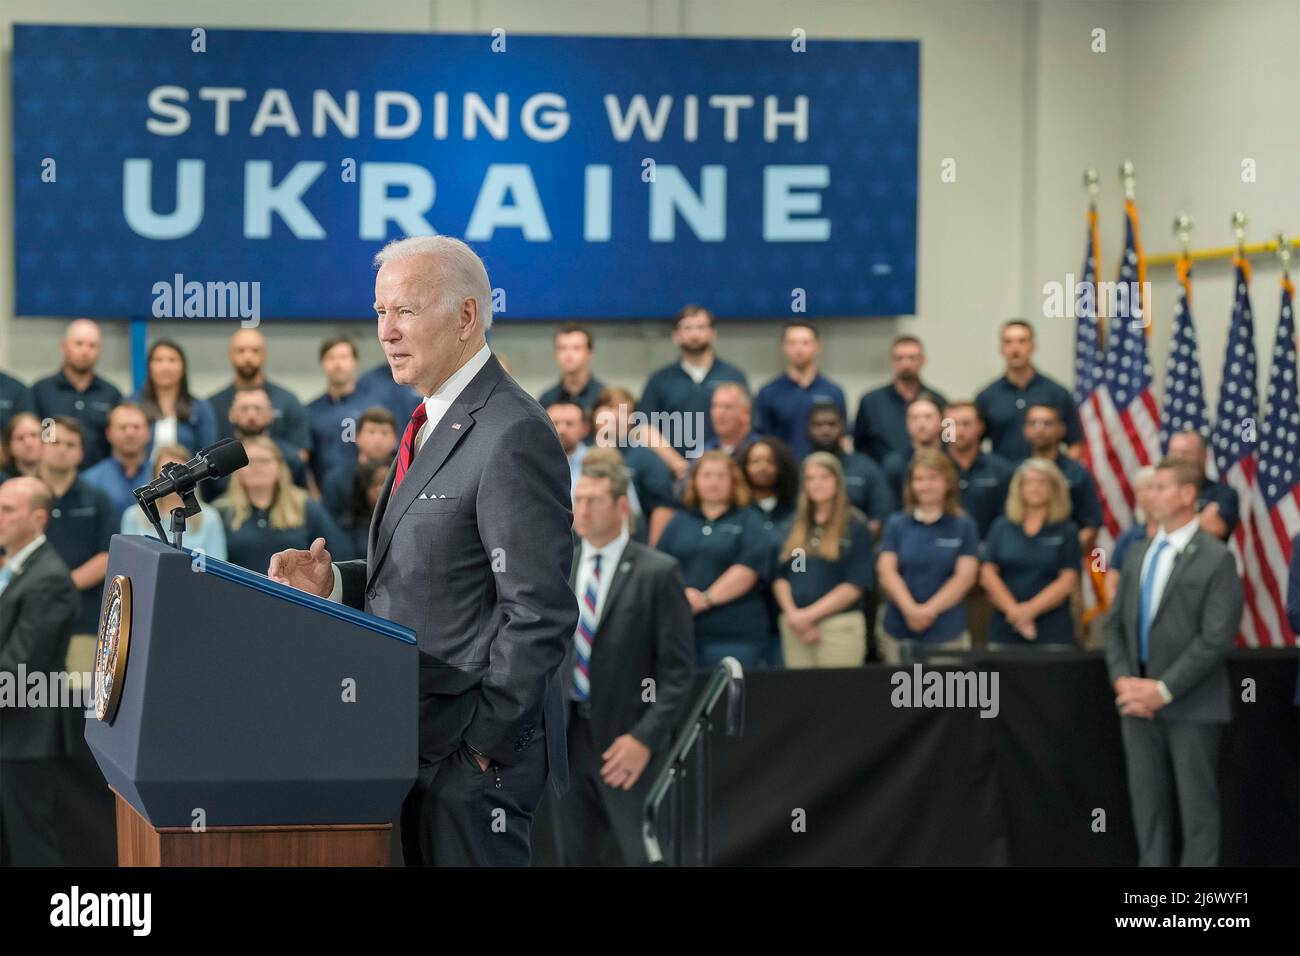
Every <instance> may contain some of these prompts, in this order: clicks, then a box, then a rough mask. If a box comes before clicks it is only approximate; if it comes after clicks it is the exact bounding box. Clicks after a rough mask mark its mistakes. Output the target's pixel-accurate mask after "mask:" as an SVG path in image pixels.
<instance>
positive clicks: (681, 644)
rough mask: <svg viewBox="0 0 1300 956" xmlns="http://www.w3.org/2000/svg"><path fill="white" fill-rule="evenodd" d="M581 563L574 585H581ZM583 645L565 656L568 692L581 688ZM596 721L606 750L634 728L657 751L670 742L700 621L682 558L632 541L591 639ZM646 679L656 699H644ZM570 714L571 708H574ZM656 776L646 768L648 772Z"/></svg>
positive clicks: (691, 667)
mask: <svg viewBox="0 0 1300 956" xmlns="http://www.w3.org/2000/svg"><path fill="white" fill-rule="evenodd" d="M577 572H578V568H577V562H576V561H575V562H574V568H573V574H572V575H571V576H570V582H571V584H570V586H571V587H572V586H576V584H577V576H578V575H577ZM575 654H576V651H575V650H574V648H573V647H572V644H570V649H569V656H568V657H567V658H566V660H565V662H564V669H563V671H562V672H561V673H562V675H563V686H564V699H565V700H569V699H570V697H571V696H572V693H573V667H574V657H575ZM590 667H591V722H592V730H593V731H594V733H595V741H596V745H597V746H598V747H599V748H601V749H603V748H605V747H608V746H609V745H610V744H611V743H613V742H614V738H615V737H617V736H619V735H620V734H631V735H632V736H633V737H635V738H636V739H637V740H639V741H640V742H641V743H643V744H645V745H646V746H647V747H649V748H650V749H651V750H652V751H653V752H654V753H655V754H656V755H659V754H662V753H663V752H664V751H665V750H666V749H667V748H668V746H669V744H670V742H671V740H672V735H673V731H674V730H675V729H676V726H677V720H678V718H679V717H680V716H681V709H682V706H683V704H684V703H685V701H686V695H687V694H688V693H689V691H690V688H691V679H692V677H693V675H694V671H695V637H694V620H693V618H692V616H691V606H690V604H689V603H688V602H687V600H686V585H685V584H684V583H683V582H682V574H681V571H680V570H679V569H678V567H677V562H676V560H674V559H673V558H671V557H669V556H668V555H666V554H664V553H662V552H660V551H656V550H654V549H653V548H650V547H647V546H646V545H644V544H640V543H638V542H636V541H628V543H627V547H626V548H624V549H623V556H622V558H620V559H619V562H618V567H617V568H616V569H615V570H614V577H613V578H612V579H611V580H610V582H609V592H608V593H607V594H606V595H605V606H604V608H603V610H601V612H600V623H599V624H597V625H596V636H595V637H594V638H593V639H592V642H591V661H590ZM646 678H653V680H654V682H655V683H654V701H653V702H647V701H645V700H643V699H642V698H643V696H644V695H645V690H646V689H645V687H644V686H643V684H642V682H643V681H644V680H645V679H646ZM565 713H566V714H567V713H568V710H567V709H566V711H565ZM641 779H642V780H643V781H648V780H649V779H650V774H649V773H646V774H644V775H643V776H642V778H641Z"/></svg>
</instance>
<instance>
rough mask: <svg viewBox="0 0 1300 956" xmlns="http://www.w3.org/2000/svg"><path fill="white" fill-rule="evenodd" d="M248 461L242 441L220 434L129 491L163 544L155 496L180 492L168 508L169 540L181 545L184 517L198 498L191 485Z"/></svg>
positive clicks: (196, 505)
mask: <svg viewBox="0 0 1300 956" xmlns="http://www.w3.org/2000/svg"><path fill="white" fill-rule="evenodd" d="M247 464H248V452H247V451H245V449H244V445H243V443H242V442H240V441H238V440H237V439H234V438H224V439H222V440H221V441H219V442H217V443H216V444H215V445H209V446H208V447H207V448H204V449H202V450H200V451H199V453H198V454H197V455H195V456H194V457H193V458H191V459H190V460H189V461H187V462H185V463H184V464H183V465H182V464H171V465H166V466H165V467H164V468H163V470H162V471H161V472H160V473H159V475H158V477H157V478H155V479H154V480H153V481H151V482H149V483H148V484H147V485H141V486H140V487H139V488H136V489H135V490H134V491H133V492H131V493H132V494H133V495H135V500H136V501H137V502H139V504H140V507H141V508H142V509H143V510H144V514H145V517H146V518H148V519H149V523H150V524H151V525H153V527H154V530H155V531H156V532H158V537H159V539H160V540H161V541H162V543H163V544H167V543H168V542H167V535H166V534H165V533H164V532H163V528H162V520H161V518H160V517H159V515H158V500H159V499H160V498H166V497H167V496H168V495H170V494H178V495H180V496H181V502H182V506H181V507H179V508H173V509H172V541H171V544H172V546H173V547H175V548H179V547H180V546H181V536H182V534H184V531H185V519H186V518H187V517H191V518H192V517H193V516H194V515H196V514H198V513H199V510H200V508H199V500H198V498H196V497H195V496H194V489H195V488H196V487H197V486H198V484H199V482H201V481H206V480H207V479H209V478H225V477H226V476H228V475H230V474H232V473H233V472H236V471H238V470H239V469H240V468H243V467H244V466H245V465H247Z"/></svg>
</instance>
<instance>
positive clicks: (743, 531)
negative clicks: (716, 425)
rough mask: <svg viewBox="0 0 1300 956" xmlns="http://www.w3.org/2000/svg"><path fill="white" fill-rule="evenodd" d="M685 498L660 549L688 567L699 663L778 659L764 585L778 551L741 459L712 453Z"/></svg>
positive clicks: (691, 478) (698, 466) (752, 663)
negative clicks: (754, 504) (753, 503)
mask: <svg viewBox="0 0 1300 956" xmlns="http://www.w3.org/2000/svg"><path fill="white" fill-rule="evenodd" d="M682 502H683V504H685V506H686V507H685V508H683V509H682V510H681V511H678V512H677V514H676V515H674V516H673V519H672V521H670V522H668V527H666V528H664V533H663V534H662V535H661V536H660V538H659V543H658V545H656V547H657V548H658V549H659V550H660V551H662V552H664V553H665V554H669V555H672V556H673V557H674V558H676V559H677V563H678V564H679V565H680V566H681V569H682V579H683V581H684V582H685V584H686V599H687V601H688V602H689V603H690V605H691V610H692V611H693V612H694V614H695V652H696V663H698V664H699V666H700V667H712V666H714V665H715V664H717V663H718V662H719V661H720V660H722V658H724V657H728V656H730V657H734V658H736V659H737V660H738V661H740V663H741V665H742V666H744V667H756V666H758V665H759V664H762V663H764V662H765V661H766V662H767V663H772V662H771V661H770V660H767V658H768V657H769V656H770V655H769V654H768V653H767V651H768V644H769V641H768V632H767V628H768V619H767V607H766V605H765V604H764V602H763V595H762V591H761V590H760V585H761V584H762V582H763V581H765V580H768V579H769V578H771V576H772V558H773V554H772V552H773V550H774V549H773V547H772V543H771V539H770V538H769V537H768V535H767V533H766V532H765V531H764V530H763V526H762V524H760V522H759V520H758V516H757V515H756V514H755V513H754V510H753V509H752V508H750V507H749V487H748V486H747V485H746V484H745V478H744V476H743V475H742V474H741V472H740V466H739V465H738V464H736V460H735V459H734V458H732V457H731V455H729V454H727V453H726V452H724V451H706V452H705V453H704V454H703V455H701V456H700V457H699V459H698V460H697V461H696V462H695V466H694V467H693V468H692V469H691V470H690V473H689V474H688V475H687V485H686V491H685V494H684V495H683V497H682Z"/></svg>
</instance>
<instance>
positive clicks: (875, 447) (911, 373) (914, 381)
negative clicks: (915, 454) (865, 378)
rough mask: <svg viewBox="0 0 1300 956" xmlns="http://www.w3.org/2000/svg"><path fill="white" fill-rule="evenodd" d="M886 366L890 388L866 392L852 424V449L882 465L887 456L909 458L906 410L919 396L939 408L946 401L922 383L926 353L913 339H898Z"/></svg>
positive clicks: (905, 337)
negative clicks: (895, 454) (926, 396)
mask: <svg viewBox="0 0 1300 956" xmlns="http://www.w3.org/2000/svg"><path fill="white" fill-rule="evenodd" d="M889 366H890V369H891V370H892V372H893V378H892V379H890V381H889V384H887V385H882V386H880V388H877V389H874V390H872V391H870V392H867V393H866V394H865V395H863V396H862V400H861V401H859V402H858V414H857V417H856V418H855V419H854V420H853V447H854V448H855V449H856V450H857V451H859V452H860V453H862V454H864V455H866V456H867V457H869V458H870V459H871V460H872V461H874V462H875V463H876V464H881V463H883V462H884V460H885V459H886V458H888V457H889V454H890V452H895V451H896V452H899V453H900V454H909V455H910V454H911V447H912V441H911V439H910V438H908V436H907V406H908V405H909V404H911V402H912V400H913V399H914V398H916V397H917V396H918V395H923V394H930V395H932V396H934V400H935V402H936V403H938V405H939V406H940V407H942V406H943V405H944V404H945V403H946V402H947V399H945V398H944V397H943V395H942V394H941V393H940V392H939V391H938V390H937V389H934V388H931V387H930V386H929V385H927V384H926V383H925V382H923V381H921V369H922V368H924V367H925V349H924V347H923V346H922V345H921V340H920V339H918V338H917V337H916V336H915V335H900V336H898V337H897V338H895V339H894V344H893V345H891V346H890V348H889Z"/></svg>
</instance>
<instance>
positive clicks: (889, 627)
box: [876, 448, 979, 664]
mask: <svg viewBox="0 0 1300 956" xmlns="http://www.w3.org/2000/svg"><path fill="white" fill-rule="evenodd" d="M881 538H882V540H881V545H880V559H879V561H878V562H877V566H876V571H877V574H878V575H879V577H880V588H881V590H882V591H883V592H884V594H885V595H886V596H887V597H888V598H889V600H890V604H889V609H888V610H887V611H886V612H885V622H884V623H885V626H884V628H883V631H882V633H881V634H879V635H878V636H879V639H880V649H881V654H882V656H883V657H884V658H885V660H886V662H888V663H891V664H896V663H898V661H899V660H900V659H901V656H902V651H903V649H904V647H905V646H906V647H908V649H909V650H910V649H913V648H914V647H915V646H916V645H918V644H919V645H924V646H925V647H926V648H927V649H931V650H933V649H952V650H967V649H969V648H970V632H969V631H968V630H967V629H966V604H965V598H966V594H967V592H968V591H970V589H971V587H972V586H973V585H974V584H975V578H976V575H977V574H978V573H979V556H978V555H979V530H978V529H977V528H976V527H975V521H974V520H973V519H972V518H970V517H969V516H967V515H966V514H965V513H963V512H962V509H961V505H960V504H958V488H957V469H956V467H955V466H954V465H953V463H952V461H951V460H950V459H949V458H948V456H947V455H945V454H944V453H943V452H942V451H939V450H937V449H933V448H922V449H920V450H919V451H918V452H917V453H916V454H915V455H913V456H912V460H911V462H910V463H909V464H908V466H907V472H906V475H905V477H904V482H903V510H902V511H899V512H896V513H894V514H892V515H890V516H889V520H888V521H886V522H885V531H884V534H883V535H882V536H881ZM902 642H908V643H907V645H904V644H903V643H902Z"/></svg>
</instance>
